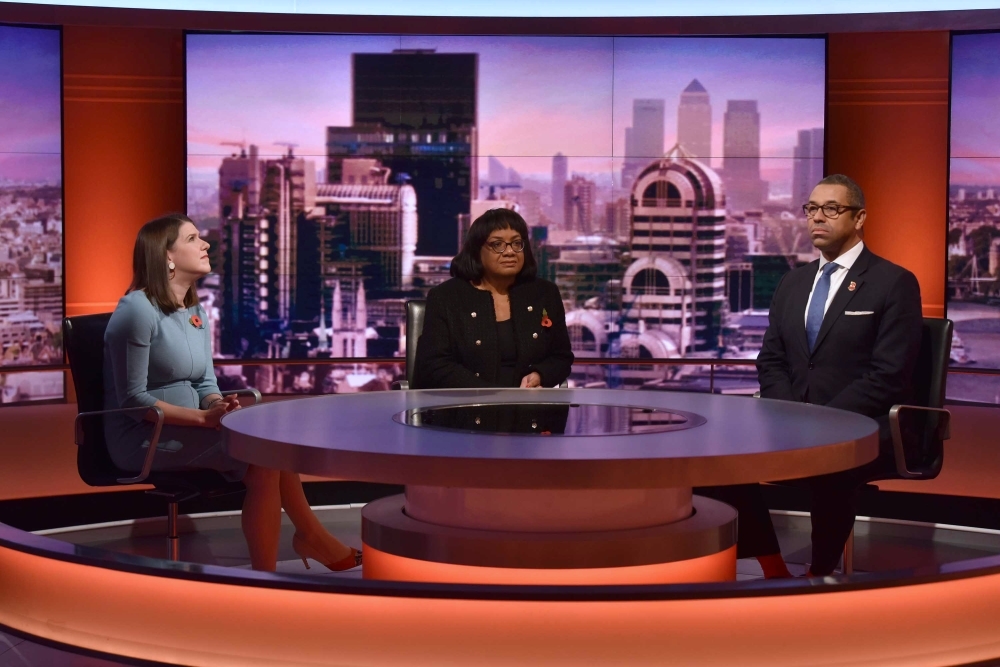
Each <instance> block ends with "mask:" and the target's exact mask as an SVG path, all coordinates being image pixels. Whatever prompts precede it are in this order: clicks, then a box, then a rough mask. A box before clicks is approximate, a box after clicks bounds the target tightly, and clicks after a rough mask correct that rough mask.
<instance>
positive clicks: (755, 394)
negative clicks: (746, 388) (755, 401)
mask: <svg viewBox="0 0 1000 667" xmlns="http://www.w3.org/2000/svg"><path fill="white" fill-rule="evenodd" d="M753 397H754V398H760V389H758V390H757V391H755V392H754V393H753Z"/></svg>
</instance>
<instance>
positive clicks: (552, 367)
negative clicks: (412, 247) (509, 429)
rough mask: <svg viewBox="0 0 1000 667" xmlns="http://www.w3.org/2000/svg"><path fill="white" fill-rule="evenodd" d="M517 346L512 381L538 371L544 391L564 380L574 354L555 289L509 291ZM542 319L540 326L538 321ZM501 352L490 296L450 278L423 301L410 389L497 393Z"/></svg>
mask: <svg viewBox="0 0 1000 667" xmlns="http://www.w3.org/2000/svg"><path fill="white" fill-rule="evenodd" d="M510 313H511V319H512V320H513V322H514V336H515V338H516V340H517V367H516V369H515V378H517V381H518V382H520V379H521V378H523V377H524V376H525V375H527V374H528V373H531V372H532V371H537V372H538V374H539V375H541V376H542V386H543V387H555V386H557V385H558V384H560V383H561V382H562V381H563V380H565V379H566V378H568V377H569V373H570V369H571V367H572V365H573V350H572V348H571V347H570V342H569V332H568V331H567V330H566V311H565V309H564V308H563V303H562V298H561V297H560V296H559V288H557V287H556V286H555V285H554V284H552V283H550V282H549V281H547V280H541V279H536V280H532V281H530V282H526V283H522V284H520V285H515V286H514V287H512V288H511V289H510ZM545 316H547V321H546V322H545V324H548V325H549V326H544V324H543V319H544V318H545ZM499 372H500V349H499V344H498V341H497V321H496V314H495V313H494V310H493V296H492V294H490V293H489V292H487V291H485V290H481V289H477V288H476V287H473V286H472V285H471V284H470V283H469V282H468V281H466V280H461V279H459V278H452V279H451V280H449V281H447V282H445V283H444V284H442V285H438V286H437V287H435V288H434V289H432V290H431V291H430V293H429V294H428V295H427V310H426V314H425V316H424V329H423V333H422V334H421V335H420V340H419V341H418V343H417V360H416V369H415V371H414V377H413V388H414V389H444V388H476V387H496V386H497V377H498V375H499Z"/></svg>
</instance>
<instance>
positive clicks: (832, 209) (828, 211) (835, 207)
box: [802, 204, 861, 220]
mask: <svg viewBox="0 0 1000 667" xmlns="http://www.w3.org/2000/svg"><path fill="white" fill-rule="evenodd" d="M860 210H861V207H860V206H841V205H840V204H823V205H822V206H817V205H816V204H803V205H802V212H803V213H805V214H806V217H807V218H811V217H813V216H815V215H816V212H817V211H823V217H826V218H829V219H830V220H835V219H836V218H839V217H840V215H841V214H842V213H843V212H844V211H860Z"/></svg>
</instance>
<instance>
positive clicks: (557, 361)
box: [528, 285, 573, 387]
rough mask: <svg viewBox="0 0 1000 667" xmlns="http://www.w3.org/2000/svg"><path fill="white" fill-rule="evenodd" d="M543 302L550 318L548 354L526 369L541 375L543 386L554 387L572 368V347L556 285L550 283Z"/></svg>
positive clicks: (564, 312)
mask: <svg viewBox="0 0 1000 667" xmlns="http://www.w3.org/2000/svg"><path fill="white" fill-rule="evenodd" d="M545 302H546V305H547V306H549V308H548V311H549V319H550V320H552V328H551V330H550V338H549V347H548V354H547V355H546V356H545V358H544V359H542V360H541V361H539V362H538V363H537V364H534V365H533V366H530V367H529V368H528V370H529V371H537V372H538V374H539V375H540V376H542V386H543V387H555V386H558V385H560V384H562V382H563V381H564V380H566V378H568V377H569V374H570V372H572V370H573V347H572V345H571V344H570V342H569V330H568V329H567V328H566V309H565V307H563V302H562V295H561V294H559V288H558V287H556V286H555V285H552V287H551V288H550V289H549V294H548V295H547V298H546V299H545Z"/></svg>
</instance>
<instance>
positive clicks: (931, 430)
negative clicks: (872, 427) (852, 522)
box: [754, 317, 954, 574]
mask: <svg viewBox="0 0 1000 667" xmlns="http://www.w3.org/2000/svg"><path fill="white" fill-rule="evenodd" d="M953 333H954V324H953V323H952V321H951V320H947V319H941V318H932V317H925V318H924V323H923V335H922V337H921V340H920V354H919V356H918V358H917V366H916V370H915V372H914V375H913V380H912V384H913V388H914V393H913V401H914V404H913V405H894V406H892V408H891V409H890V410H889V431H890V433H891V435H892V449H893V454H894V458H895V464H896V466H895V469H894V470H887V471H885V472H884V473H881V474H879V475H877V476H875V477H872V478H871V479H869V480H867V481H868V482H877V481H879V480H889V479H934V478H935V477H937V476H938V475H939V474H940V473H941V468H942V466H943V465H944V441H945V440H947V439H948V438H950V437H951V413H950V412H949V411H948V410H945V409H944V400H945V393H946V389H947V383H948V362H949V360H950V359H951V338H952V334H953ZM754 396H755V397H760V392H759V391H758V392H757V393H755V394H754ZM909 412H917V413H922V414H921V415H920V418H919V419H918V420H917V421H916V422H914V423H907V424H904V423H903V422H904V421H907V420H906V419H905V418H904V415H906V414H907V413H909ZM843 571H844V574H851V573H853V571H854V531H853V530H852V531H851V534H850V536H848V538H847V543H846V544H845V545H844V568H843Z"/></svg>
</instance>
